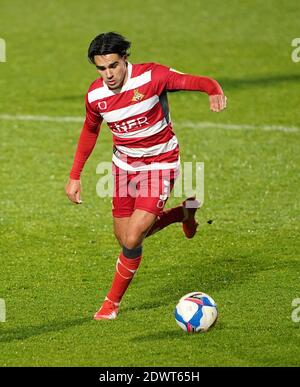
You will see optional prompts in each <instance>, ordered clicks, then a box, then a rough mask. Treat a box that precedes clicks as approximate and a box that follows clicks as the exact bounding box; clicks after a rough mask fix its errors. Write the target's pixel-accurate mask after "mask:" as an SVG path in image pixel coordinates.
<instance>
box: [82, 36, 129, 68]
mask: <svg viewBox="0 0 300 387" xmlns="http://www.w3.org/2000/svg"><path fill="white" fill-rule="evenodd" d="M130 45H131V43H130V42H129V41H127V40H126V39H125V38H124V36H122V35H119V34H117V33H116V32H105V33H103V34H100V35H98V36H96V37H95V39H93V40H92V42H91V44H90V47H89V49H88V58H89V61H90V62H91V63H94V64H95V61H94V56H95V55H107V54H119V55H120V56H125V55H127V56H129V52H128V50H129V48H130Z"/></svg>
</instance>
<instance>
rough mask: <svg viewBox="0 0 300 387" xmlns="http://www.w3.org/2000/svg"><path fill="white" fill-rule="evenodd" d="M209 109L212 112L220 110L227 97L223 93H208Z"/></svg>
mask: <svg viewBox="0 0 300 387" xmlns="http://www.w3.org/2000/svg"><path fill="white" fill-rule="evenodd" d="M209 104H210V110H211V111H212V112H220V111H221V110H223V109H225V108H226V104H227V97H226V96H225V95H223V94H222V95H221V94H219V95H210V96H209Z"/></svg>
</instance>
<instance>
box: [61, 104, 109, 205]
mask: <svg viewBox="0 0 300 387" xmlns="http://www.w3.org/2000/svg"><path fill="white" fill-rule="evenodd" d="M101 122H102V118H101V117H100V116H99V115H98V114H97V113H95V112H94V111H93V110H92V109H91V107H90V105H89V103H88V101H87V100H86V118H85V121H84V125H83V128H82V131H81V134H80V137H79V141H78V145H77V149H76V153H75V157H74V162H73V166H72V169H71V172H70V177H69V181H68V183H67V185H66V188H65V190H66V194H67V196H68V198H69V199H70V200H71V202H73V203H76V204H80V203H81V183H80V175H81V172H82V170H83V167H84V165H85V163H86V161H87V159H88V158H89V156H90V154H91V153H92V151H93V149H94V146H95V144H96V141H97V138H98V135H99V132H100V125H101Z"/></svg>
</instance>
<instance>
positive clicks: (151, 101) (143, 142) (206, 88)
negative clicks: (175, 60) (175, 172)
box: [70, 63, 223, 179]
mask: <svg viewBox="0 0 300 387" xmlns="http://www.w3.org/2000/svg"><path fill="white" fill-rule="evenodd" d="M178 90H198V91H202V92H206V93H207V94H209V95H215V94H223V91H222V88H221V86H220V85H219V84H218V82H216V81H215V80H213V79H211V78H208V77H200V76H193V75H189V74H182V73H179V72H177V71H175V70H173V69H171V68H169V67H166V66H163V65H160V64H156V63H144V64H133V65H132V64H131V63H128V77H127V81H126V83H125V84H124V85H123V86H122V88H121V89H119V90H118V91H114V90H110V89H109V88H108V86H107V85H106V84H105V83H104V82H103V80H102V79H101V78H99V79H97V80H96V81H94V82H93V83H92V84H91V86H90V88H89V90H88V93H87V95H86V119H85V122H84V126H83V129H82V132H81V135H80V138H79V142H78V147H77V151H76V154H75V159H74V163H73V167H72V170H71V173H70V177H71V178H72V179H79V178H80V174H81V171H82V169H83V167H84V164H85V162H86V160H87V158H88V157H89V155H90V154H91V152H92V150H93V148H94V146H95V143H96V141H97V137H98V135H99V131H100V126H101V123H102V121H103V120H104V121H106V122H107V124H108V126H109V128H110V130H111V132H112V134H113V144H114V147H113V162H114V164H116V165H117V166H118V167H120V168H121V169H123V170H126V171H143V170H151V169H176V168H177V167H179V145H178V141H177V138H176V136H175V134H174V132H173V128H172V123H171V119H170V113H169V106H168V100H167V91H178Z"/></svg>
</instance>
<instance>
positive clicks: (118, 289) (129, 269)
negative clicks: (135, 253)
mask: <svg viewBox="0 0 300 387" xmlns="http://www.w3.org/2000/svg"><path fill="white" fill-rule="evenodd" d="M141 259H142V256H140V257H137V258H126V257H125V256H124V255H123V253H122V252H121V254H120V256H119V258H118V260H117V264H116V273H115V277H114V279H113V283H112V286H111V289H110V291H109V292H108V294H107V298H108V299H109V300H111V301H113V302H115V303H119V302H120V301H121V299H122V297H123V295H124V293H125V292H126V289H127V288H128V286H129V284H130V282H131V280H132V278H133V276H134V274H135V272H136V271H137V269H138V267H139V264H140V262H141Z"/></svg>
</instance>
